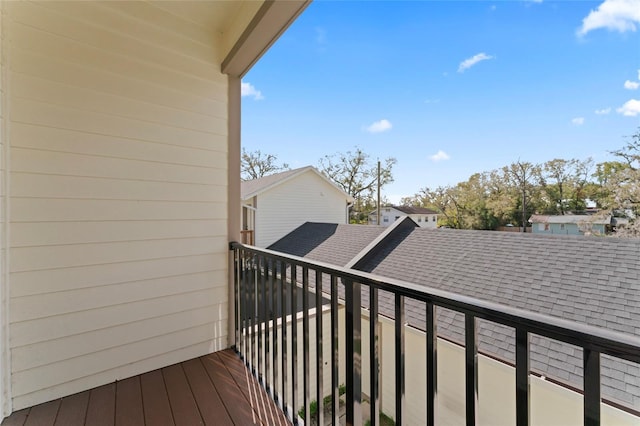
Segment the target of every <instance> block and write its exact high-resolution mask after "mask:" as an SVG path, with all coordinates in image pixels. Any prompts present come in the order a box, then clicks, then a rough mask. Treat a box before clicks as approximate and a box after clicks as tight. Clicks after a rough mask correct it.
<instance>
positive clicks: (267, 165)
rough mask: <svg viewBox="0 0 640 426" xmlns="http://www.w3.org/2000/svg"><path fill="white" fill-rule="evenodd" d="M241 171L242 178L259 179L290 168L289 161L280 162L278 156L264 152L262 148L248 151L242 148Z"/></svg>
mask: <svg viewBox="0 0 640 426" xmlns="http://www.w3.org/2000/svg"><path fill="white" fill-rule="evenodd" d="M240 161H241V165H240V173H241V178H242V180H252V179H258V178H261V177H263V176H268V175H272V174H274V173H278V172H282V171H284V170H289V165H288V164H287V163H282V164H278V163H277V161H278V157H276V156H275V155H273V154H263V153H262V152H261V151H260V150H257V151H251V152H247V151H245V149H244V148H243V149H242V156H241V159H240Z"/></svg>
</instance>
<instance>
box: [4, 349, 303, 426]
mask: <svg viewBox="0 0 640 426" xmlns="http://www.w3.org/2000/svg"><path fill="white" fill-rule="evenodd" d="M290 424H291V423H290V422H289V421H288V420H286V418H285V417H284V414H283V413H282V412H281V411H280V410H279V409H278V408H277V407H276V406H275V404H274V403H273V402H272V401H271V399H270V398H269V397H268V396H267V394H266V392H265V391H264V390H263V389H262V387H260V385H259V384H258V383H257V381H256V380H255V378H254V377H253V376H251V374H249V372H248V371H247V369H246V368H245V367H244V364H243V363H242V361H240V359H239V358H238V357H237V355H236V354H235V352H233V351H232V350H230V349H228V350H225V351H221V352H215V353H213V354H210V355H206V356H203V357H200V358H195V359H192V360H189V361H185V362H182V363H180V364H175V365H172V366H169V367H165V368H162V369H160V370H155V371H151V372H149V373H146V374H142V375H140V376H135V377H131V378H129V379H126V380H121V381H118V382H115V383H110V384H108V385H105V386H101V387H99V388H95V389H91V390H88V391H85V392H82V393H78V394H75V395H71V396H68V397H65V398H61V399H58V400H55V401H51V402H47V403H45V404H41V405H37V406H35V407H31V408H26V409H24V410H20V411H17V412H14V413H13V414H12V415H11V416H9V417H7V418H6V419H4V421H3V422H2V426H34V425H38V426H53V425H64V426H74V425H90V426H94V425H95V426H103V425H104V426H110V425H117V426H121V425H123V426H124V425H132V426H134V425H135V426H137V425H149V426H163V425H177V426H180V425H185V426H193V425H269V426H271V425H290Z"/></svg>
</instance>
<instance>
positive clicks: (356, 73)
mask: <svg viewBox="0 0 640 426" xmlns="http://www.w3.org/2000/svg"><path fill="white" fill-rule="evenodd" d="M639 126H640V0H606V1H602V0H600V1H548V0H544V1H465V2H463V1H412V2H399V1H393V2H392V1H352V2H343V1H321V0H320V1H318V0H316V1H315V2H313V3H312V4H311V5H310V6H309V7H308V8H307V9H306V11H305V12H304V13H303V14H302V15H301V16H300V17H299V18H298V20H297V21H296V22H294V24H293V25H292V26H291V27H290V28H289V30H288V31H287V32H286V33H285V34H284V35H283V36H282V37H281V38H280V39H279V40H278V41H277V42H276V43H275V44H274V45H273V47H272V48H271V49H270V50H269V51H268V52H267V53H266V54H265V55H264V56H263V57H262V59H261V60H260V61H259V62H258V63H257V64H256V65H255V66H254V67H253V68H252V69H251V71H250V72H249V73H248V74H247V75H246V76H245V77H244V79H243V97H242V143H243V147H244V148H245V149H247V150H249V151H253V150H256V149H259V150H261V151H262V152H265V153H271V154H275V155H277V156H278V158H279V160H280V161H283V162H287V163H289V165H290V166H291V167H293V168H295V167H302V166H305V165H309V164H311V165H317V164H318V160H319V159H320V158H321V157H323V156H324V155H327V154H334V153H336V152H345V151H347V150H350V149H353V148H354V147H355V146H358V147H360V148H362V149H363V150H364V151H365V152H367V153H369V154H370V155H371V157H372V158H373V159H375V158H381V159H383V158H386V157H390V156H393V157H395V158H397V160H398V163H397V165H396V167H395V169H394V177H395V182H394V183H392V184H389V185H388V186H387V187H385V188H384V191H383V193H384V195H385V196H386V197H387V198H388V199H390V200H391V201H392V202H398V201H399V199H400V197H403V196H408V195H412V194H414V193H416V192H417V191H418V190H419V189H420V188H423V187H425V186H428V187H431V188H434V187H437V186H440V185H455V184H456V183H458V182H460V181H464V180H467V179H468V177H469V176H470V175H471V174H473V173H475V172H482V171H489V170H493V169H496V168H500V167H502V166H505V165H508V164H510V163H511V162H514V161H517V160H518V159H520V160H522V161H530V162H533V163H542V162H545V161H548V160H551V159H554V158H565V159H570V158H579V159H585V158H587V157H593V159H594V160H595V161H596V162H601V161H607V160H611V159H612V157H611V156H610V155H609V154H608V153H607V152H608V151H610V150H613V149H617V148H621V147H622V146H623V144H624V142H625V139H624V137H625V136H627V135H631V134H633V133H634V132H635V131H636V130H637V129H638V127H639Z"/></svg>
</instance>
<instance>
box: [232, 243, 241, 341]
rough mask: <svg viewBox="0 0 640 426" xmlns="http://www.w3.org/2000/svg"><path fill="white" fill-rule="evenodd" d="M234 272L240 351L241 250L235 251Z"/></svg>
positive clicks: (236, 327) (235, 306)
mask: <svg viewBox="0 0 640 426" xmlns="http://www.w3.org/2000/svg"><path fill="white" fill-rule="evenodd" d="M233 262H234V263H233V270H234V274H235V277H234V280H233V307H234V310H235V312H234V317H235V319H236V326H235V329H236V341H235V345H236V350H237V351H240V350H241V347H240V277H241V274H240V266H241V265H240V249H234V250H233Z"/></svg>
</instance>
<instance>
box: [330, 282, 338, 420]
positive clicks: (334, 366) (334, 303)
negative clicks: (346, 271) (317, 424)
mask: <svg viewBox="0 0 640 426" xmlns="http://www.w3.org/2000/svg"><path fill="white" fill-rule="evenodd" d="M338 323H339V318H338V278H337V277H336V276H335V275H331V358H332V363H331V424H332V425H334V426H337V425H338V424H340V401H339V400H338V399H339V397H340V393H339V387H340V368H339V367H340V353H339V344H338V339H339V336H338V329H339V324H338Z"/></svg>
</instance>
